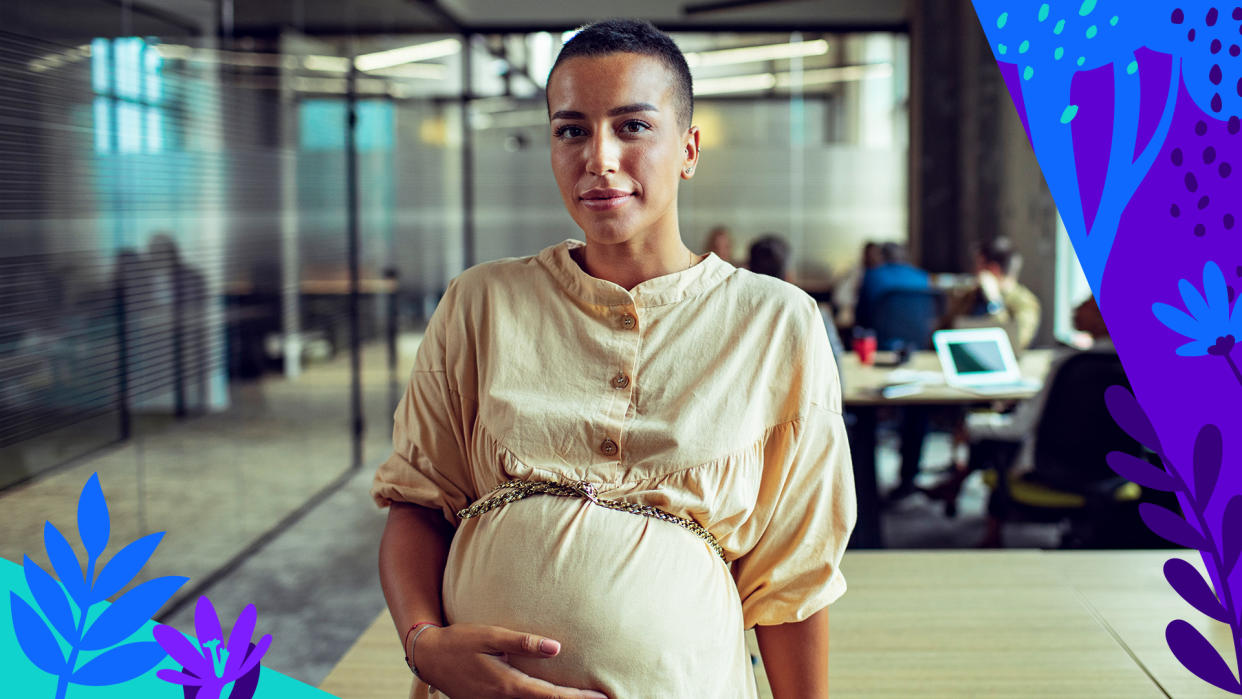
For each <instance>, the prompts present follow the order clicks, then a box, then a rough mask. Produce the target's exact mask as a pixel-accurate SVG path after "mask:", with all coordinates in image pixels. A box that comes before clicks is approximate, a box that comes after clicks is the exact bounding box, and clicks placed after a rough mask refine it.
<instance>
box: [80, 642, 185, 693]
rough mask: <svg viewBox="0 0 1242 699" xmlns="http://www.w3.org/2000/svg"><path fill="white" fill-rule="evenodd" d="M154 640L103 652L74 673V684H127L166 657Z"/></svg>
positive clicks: (128, 644)
mask: <svg viewBox="0 0 1242 699" xmlns="http://www.w3.org/2000/svg"><path fill="white" fill-rule="evenodd" d="M166 657H168V656H166V655H165V654H164V649H163V648H160V644H158V643H156V642H155V641H143V642H141V643H126V644H125V645H123V646H117V647H116V648H113V649H112V650H110V651H108V652H107V653H103V654H101V655H99V656H98V657H96V658H94V659H93V660H91V661H90V662H89V663H87V664H85V665H83V666H82V667H81V668H79V669H78V671H77V672H75V673H73V683H74V684H82V685H88V686H92V687H99V686H102V685H106V684H120V683H122V682H128V681H129V680H132V679H134V678H135V677H137V676H139V675H141V674H143V673H145V672H146V671H147V670H150V669H151V668H153V667H155V666H156V665H159V664H160V661H161V660H163V659H164V658H166Z"/></svg>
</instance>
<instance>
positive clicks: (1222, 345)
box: [1151, 261, 1242, 384]
mask: <svg viewBox="0 0 1242 699" xmlns="http://www.w3.org/2000/svg"><path fill="white" fill-rule="evenodd" d="M1177 288H1178V291H1180V292H1181V294H1182V303H1184V304H1185V305H1186V310H1185V311H1182V310H1179V309H1177V308H1174V307H1173V306H1170V305H1169V304H1167V303H1153V304H1152V306H1151V312H1152V314H1154V315H1155V316H1156V319H1157V320H1159V321H1160V322H1161V323H1163V324H1164V326H1165V327H1167V328H1168V329H1170V330H1172V331H1173V332H1175V333H1177V334H1179V335H1182V336H1184V337H1188V338H1190V340H1191V341H1190V342H1187V343H1186V344H1184V345H1182V346H1181V347H1178V348H1177V354H1178V356H1182V357H1203V356H1207V355H1211V356H1213V357H1222V358H1223V359H1224V360H1225V361H1226V362H1227V363H1228V364H1229V368H1230V369H1232V370H1233V376H1234V378H1235V379H1237V381H1238V383H1239V384H1242V372H1239V371H1238V365H1237V364H1235V363H1234V361H1233V357H1231V356H1230V353H1231V352H1232V351H1233V346H1234V344H1236V342H1237V340H1238V338H1239V337H1242V303H1234V304H1233V310H1232V312H1231V311H1230V308H1229V306H1230V303H1231V301H1232V299H1230V296H1231V294H1230V292H1229V287H1228V286H1227V285H1226V284H1225V275H1224V274H1223V273H1222V272H1221V271H1220V267H1218V266H1216V263H1215V262H1212V261H1208V263H1207V264H1205V265H1203V295H1202V296H1200V295H1199V290H1198V289H1196V288H1195V286H1194V284H1192V283H1191V282H1190V281H1188V280H1186V279H1182V280H1180V281H1178V283H1177Z"/></svg>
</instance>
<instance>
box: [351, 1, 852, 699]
mask: <svg viewBox="0 0 1242 699" xmlns="http://www.w3.org/2000/svg"><path fill="white" fill-rule="evenodd" d="M547 95H548V110H549V116H550V121H551V151H552V170H553V173H554V175H555V177H556V182H557V185H558V187H559V188H560V192H561V196H562V198H563V199H564V204H565V208H566V209H567V210H568V211H569V214H570V216H571V217H572V218H573V220H574V222H575V223H577V224H578V226H579V227H580V228H581V229H582V232H583V234H584V237H585V239H586V241H585V243H582V242H578V241H575V240H567V241H565V242H562V243H560V244H557V245H553V246H551V247H549V248H546V249H545V250H543V251H542V252H540V253H538V254H536V255H533V256H530V257H523V258H513V259H505V260H498V261H495V262H489V263H485V264H481V265H478V266H475V267H472V268H470V269H468V270H466V271H465V272H464V273H462V274H461V275H460V276H458V277H457V278H456V279H454V280H453V281H452V282H451V283H450V284H449V287H448V289H447V291H446V292H445V295H444V297H443V299H442V300H441V301H440V304H439V306H438V307H437V308H436V311H435V313H434V314H433V316H432V318H431V321H430V323H429V325H428V327H427V332H426V335H425V337H424V339H423V342H422V344H421V346H420V347H419V350H418V355H417V358H416V360H415V365H414V370H413V373H412V375H411V378H410V383H409V386H408V388H407V390H406V393H405V397H404V398H403V399H402V401H401V404H400V405H399V406H398V408H397V412H396V415H395V423H396V424H395V428H394V430H393V442H394V446H395V450H394V453H393V455H392V456H391V457H390V458H389V459H388V461H387V462H386V463H384V464H383V465H382V466H381V467H380V468H379V471H378V473H377V474H376V477H375V482H374V486H373V488H372V494H373V495H374V497H375V499H376V501H377V502H378V503H379V504H380V505H388V506H390V509H389V514H388V523H387V526H386V528H385V530H384V536H383V540H382V542H381V545H380V576H381V581H382V583H383V588H384V595H385V597H386V599H387V602H388V607H389V609H390V610H391V612H392V617H393V619H394V621H395V622H396V625H397V631H398V633H399V635H400V636H401V638H402V641H403V643H404V651H405V657H406V660H407V662H408V663H410V666H411V669H412V670H413V671H414V673H415V677H416V679H415V682H414V687H413V690H412V696H417V697H423V696H438V695H447V696H449V697H453V698H454V699H469V698H473V697H600V696H605V697H612V698H614V699H621V698H625V697H679V698H685V697H711V698H717V697H753V696H755V682H754V678H753V676H752V672H751V664H750V660H749V657H748V654H747V650H746V646H745V637H744V634H743V630H744V629H746V628H750V627H757V628H756V633H757V636H758V641H759V647H760V651H761V652H762V654H763V659H764V664H765V665H766V668H767V673H768V677H769V681H770V683H771V685H772V689H773V694H774V695H775V697H776V699H786V698H788V697H823V696H827V691H828V612H827V609H826V608H827V605H828V604H829V603H831V602H832V601H833V600H835V599H836V598H837V597H839V596H840V595H841V594H842V593H843V592H844V591H845V579H844V578H843V577H842V574H841V571H840V569H839V563H840V560H841V555H842V552H843V551H844V549H845V544H846V541H847V539H848V538H849V534H850V531H851V529H852V528H853V525H854V520H855V504H854V489H853V480H852V471H851V468H850V460H849V447H848V444H847V441H846V436H845V429H844V426H843V424H842V420H841V396H840V387H839V383H838V377H837V373H836V367H835V365H834V363H833V359H832V355H831V350H830V349H829V346H828V340H827V335H826V334H825V332H824V327H823V321H822V319H821V317H820V314H819V312H818V309H817V307H816V305H815V303H814V302H813V301H812V299H811V298H810V297H809V296H807V295H806V294H804V293H803V292H801V291H799V290H798V289H797V288H795V287H793V286H791V285H789V284H786V283H785V282H782V281H779V280H776V279H773V278H770V277H763V276H759V275H756V274H752V273H751V272H748V271H746V270H741V269H737V268H735V267H733V266H732V265H731V264H729V263H727V262H725V261H723V260H721V259H720V258H719V257H716V256H715V255H713V254H710V253H708V254H707V255H695V254H694V253H692V252H691V251H690V250H689V249H688V248H687V247H686V246H685V244H684V243H683V242H682V238H681V233H680V230H679V228H678V221H677V192H678V186H679V183H680V181H681V180H688V179H690V178H691V177H692V176H693V175H694V170H695V167H696V165H697V164H698V159H699V130H698V128H697V127H695V126H692V125H691V115H692V109H693V97H692V91H691V81H690V73H689V70H688V68H687V67H686V61H685V59H684V57H683V56H682V54H681V52H680V51H679V50H678V49H677V46H676V45H675V44H674V43H673V41H672V40H671V39H670V38H669V37H668V36H666V35H664V34H663V33H661V32H659V31H658V30H656V29H655V28H654V27H652V26H651V25H650V24H648V23H646V22H638V21H628V20H615V21H608V22H601V23H598V24H594V25H591V26H588V27H586V28H585V29H583V30H582V31H581V32H579V33H578V34H577V35H576V36H575V37H574V38H573V39H571V40H570V41H569V42H568V43H567V44H565V46H564V47H563V49H562V50H561V54H560V56H559V57H558V59H557V61H556V64H555V65H554V66H553V68H552V73H551V75H550V77H549V81H548V90H547ZM737 176H739V177H750V176H753V173H746V172H739V173H737Z"/></svg>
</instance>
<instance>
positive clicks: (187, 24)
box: [103, 0, 203, 34]
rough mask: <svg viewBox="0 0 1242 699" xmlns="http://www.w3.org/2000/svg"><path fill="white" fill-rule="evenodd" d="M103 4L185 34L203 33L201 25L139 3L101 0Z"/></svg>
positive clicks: (186, 18) (130, 0) (126, 0)
mask: <svg viewBox="0 0 1242 699" xmlns="http://www.w3.org/2000/svg"><path fill="white" fill-rule="evenodd" d="M103 3H104V4H106V5H112V6H114V7H119V8H121V9H123V10H129V11H131V12H133V13H134V14H138V15H142V16H144V17H147V18H150V19H154V20H156V21H159V22H163V23H164V24H169V25H172V26H174V27H177V28H178V29H183V30H185V32H186V33H187V34H199V33H201V32H202V31H203V25H202V24H199V23H198V22H196V21H194V20H193V19H190V18H188V17H184V16H182V15H179V14H177V13H175V12H169V11H168V10H164V9H160V8H159V7H153V6H151V5H146V4H143V3H141V2H133V1H132V0H103Z"/></svg>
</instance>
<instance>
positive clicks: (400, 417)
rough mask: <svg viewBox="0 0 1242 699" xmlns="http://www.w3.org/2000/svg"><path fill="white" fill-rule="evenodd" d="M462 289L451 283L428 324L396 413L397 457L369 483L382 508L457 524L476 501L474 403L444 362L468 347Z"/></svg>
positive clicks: (395, 455) (387, 461)
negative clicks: (419, 511)
mask: <svg viewBox="0 0 1242 699" xmlns="http://www.w3.org/2000/svg"><path fill="white" fill-rule="evenodd" d="M458 286H459V285H458V284H457V283H456V280H454V282H450V284H449V287H448V289H447V290H446V292H445V294H444V297H443V298H442V299H441V300H440V303H439V304H438V305H437V306H436V310H435V312H434V313H433V314H432V316H431V320H430V321H429V322H428V324H427V330H426V333H425V334H424V336H423V340H422V342H421V343H420V344H419V347H418V353H417V355H416V356H415V360H414V370H413V372H411V374H410V380H409V383H408V384H407V385H406V389H405V395H404V396H403V397H402V398H401V402H400V403H399V404H398V405H397V410H396V413H394V415H393V430H392V444H393V453H392V455H391V456H389V457H388V459H387V460H386V461H385V462H384V463H383V464H381V465H380V467H379V469H378V470H377V471H376V473H375V479H374V480H373V481H372V484H371V497H373V498H374V499H375V502H376V503H377V504H378V505H379V506H380V507H386V506H388V505H389V504H391V503H393V502H408V503H411V504H414V505H422V506H423V507H430V508H433V509H438V510H441V511H442V512H443V513H444V517H445V519H447V520H448V521H449V522H450V523H451V524H453V525H454V526H456V525H457V524H458V518H457V512H458V511H459V510H461V509H462V508H464V507H466V506H467V505H469V504H470V503H471V502H472V501H473V500H474V499H476V488H475V486H474V483H473V479H472V477H471V474H470V469H469V464H468V460H467V458H466V455H467V454H468V453H469V450H468V444H467V439H468V437H469V435H470V433H471V429H470V428H471V425H472V424H473V421H474V417H475V408H476V404H475V402H474V401H472V400H471V399H470V398H468V397H463V396H462V395H461V393H460V392H459V390H458V389H457V387H456V385H455V382H454V381H453V377H452V376H450V374H449V371H448V364H449V363H448V362H447V361H446V353H447V352H450V351H454V352H461V351H462V347H463V346H464V345H468V343H466V342H464V340H463V338H462V337H461V333H462V331H461V326H462V325H463V323H462V321H461V319H460V314H461V312H462V309H461V308H460V304H461V303H462V300H461V292H460V289H459V288H458ZM458 364H460V362H458Z"/></svg>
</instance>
